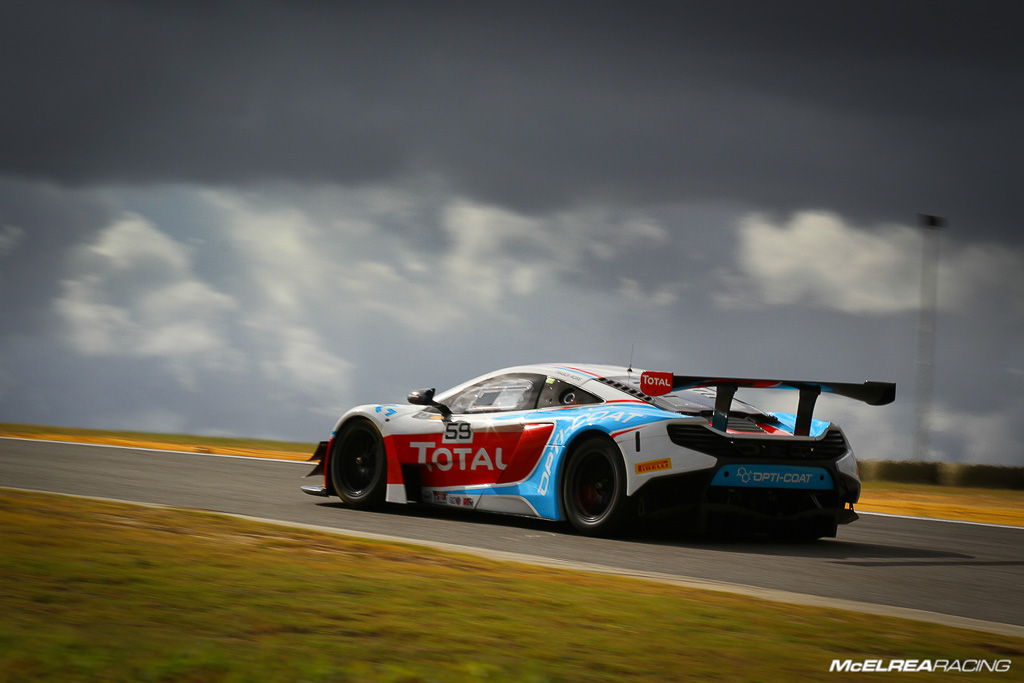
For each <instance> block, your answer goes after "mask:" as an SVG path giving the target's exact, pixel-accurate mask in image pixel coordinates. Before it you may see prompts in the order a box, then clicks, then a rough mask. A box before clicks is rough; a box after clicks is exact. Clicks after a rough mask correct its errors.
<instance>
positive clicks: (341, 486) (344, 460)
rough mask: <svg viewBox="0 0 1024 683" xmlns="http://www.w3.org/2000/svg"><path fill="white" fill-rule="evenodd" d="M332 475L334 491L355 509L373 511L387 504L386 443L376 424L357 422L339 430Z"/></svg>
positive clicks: (331, 469)
mask: <svg viewBox="0 0 1024 683" xmlns="http://www.w3.org/2000/svg"><path fill="white" fill-rule="evenodd" d="M330 472H331V483H332V484H333V485H334V491H335V492H336V493H337V494H338V496H340V497H341V499H342V500H343V501H345V502H346V503H347V504H349V505H351V506H352V507H357V508H370V507H373V506H375V505H379V504H380V503H382V502H383V501H384V492H385V489H386V487H387V463H386V462H385V459H384V442H383V440H382V439H381V436H380V432H378V431H377V428H376V427H374V426H373V424H372V423H370V422H369V421H367V420H362V419H360V420H354V421H352V422H348V423H347V424H345V425H344V426H343V427H342V428H341V429H340V430H339V432H338V436H337V437H336V438H335V442H334V451H333V452H332V453H331V461H330Z"/></svg>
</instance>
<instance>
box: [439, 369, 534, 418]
mask: <svg viewBox="0 0 1024 683" xmlns="http://www.w3.org/2000/svg"><path fill="white" fill-rule="evenodd" d="M543 386H544V375H535V374H533V373H527V372H519V373H512V374H508V375H500V376H498V377H492V378H491V379H485V380H484V381H482V382H478V383H476V384H474V385H473V386H471V387H469V388H468V389H463V390H462V391H461V392H460V393H458V394H456V395H455V396H453V397H451V398H450V399H448V407H449V408H451V409H452V412H453V413H456V414H461V415H465V414H470V413H501V412H510V411H513V410H529V409H531V408H535V407H536V406H537V396H538V395H539V394H540V391H541V387H543Z"/></svg>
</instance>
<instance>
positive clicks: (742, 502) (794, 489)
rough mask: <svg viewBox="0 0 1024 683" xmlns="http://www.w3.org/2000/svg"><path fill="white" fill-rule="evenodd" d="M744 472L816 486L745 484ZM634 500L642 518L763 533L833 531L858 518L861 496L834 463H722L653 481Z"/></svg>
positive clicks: (696, 528) (766, 482)
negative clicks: (800, 528)
mask: <svg viewBox="0 0 1024 683" xmlns="http://www.w3.org/2000/svg"><path fill="white" fill-rule="evenodd" d="M741 467H749V468H754V469H758V468H760V469H761V470H762V471H765V472H770V473H776V472H789V471H792V472H796V473H801V474H802V473H807V474H811V475H812V477H813V480H814V483H812V482H811V481H810V480H809V479H808V481H807V483H808V485H807V486H806V487H805V486H801V485H795V484H794V483H793V482H794V478H790V479H788V480H784V479H782V478H779V479H778V480H777V481H774V482H773V481H772V480H770V479H767V478H766V479H764V480H762V481H758V482H756V483H755V482H752V481H751V480H748V481H747V482H741V481H738V480H737V477H736V474H737V471H738V470H739V468H741ZM727 474H728V475H729V476H726V475H727ZM822 482H827V484H828V488H825V487H824V483H822ZM729 483H735V485H728V484H729ZM634 495H635V497H636V498H637V501H638V506H639V509H640V510H641V513H642V514H646V515H652V516H672V517H681V518H682V519H683V521H684V526H685V527H687V528H689V529H691V530H694V531H709V530H715V529H720V528H723V527H726V528H732V529H742V530H746V531H753V532H757V531H772V530H776V529H777V528H779V527H786V526H787V525H799V524H806V525H812V526H821V527H822V528H828V527H829V526H831V527H834V526H836V525H839V524H849V523H850V522H852V521H854V520H856V519H857V514H856V513H855V512H854V511H853V503H855V502H856V501H857V500H858V499H859V497H860V482H859V481H858V480H857V479H855V478H853V477H850V476H848V475H847V474H844V473H842V472H840V471H839V470H838V468H836V466H835V461H834V460H800V461H798V462H794V461H778V460H776V461H772V462H753V463H752V462H751V461H750V460H746V459H734V458H720V459H719V462H718V464H717V465H716V466H715V467H712V468H709V469H705V470H699V471H696V472H689V473H685V474H679V475H671V476H667V477H661V478H656V479H651V480H650V481H648V482H647V483H646V484H644V486H642V487H641V488H640V489H638V490H637V492H636V493H635V494H634ZM822 535H834V534H828V533H825V534H822Z"/></svg>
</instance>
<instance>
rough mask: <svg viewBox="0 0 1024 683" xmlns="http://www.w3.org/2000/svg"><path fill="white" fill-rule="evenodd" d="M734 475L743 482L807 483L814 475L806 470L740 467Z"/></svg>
mask: <svg viewBox="0 0 1024 683" xmlns="http://www.w3.org/2000/svg"><path fill="white" fill-rule="evenodd" d="M736 477H737V478H738V479H739V480H740V481H742V482H743V483H744V484H749V483H751V482H754V483H760V482H770V483H772V484H780V483H781V484H809V483H811V480H812V479H813V477H814V475H813V474H810V473H806V472H762V471H758V470H752V469H748V468H746V467H740V468H739V469H737V470H736Z"/></svg>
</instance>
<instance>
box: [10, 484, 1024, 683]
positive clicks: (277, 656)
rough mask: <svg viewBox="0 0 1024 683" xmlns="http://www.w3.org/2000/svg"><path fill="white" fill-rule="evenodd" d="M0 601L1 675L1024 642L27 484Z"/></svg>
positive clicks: (735, 662) (826, 657) (381, 671)
mask: <svg viewBox="0 0 1024 683" xmlns="http://www.w3.org/2000/svg"><path fill="white" fill-rule="evenodd" d="M0 613H2V614H3V618H2V619H0V680H47V681H50V680H76V681H80V680H97V679H101V680H111V681H118V680H131V681H136V680H140V681H168V680H174V681H178V680H185V681H243V680H260V681H263V680H281V681H293V680H294V681H347V680H352V681H356V680H358V681H451V680H454V681H478V680H487V681H581V680H585V681H621V680H652V681H657V680H664V681H678V680H684V679H694V680H696V679H700V680H776V679H780V678H790V679H797V678H801V679H810V680H836V678H835V677H836V674H830V673H829V672H828V667H829V664H830V662H831V661H832V659H834V658H839V659H845V658H853V659H863V658H916V659H924V658H933V659H954V658H960V659H965V658H974V659H977V658H982V659H985V658H987V659H993V658H1014V657H1019V656H1020V655H1021V654H1024V640H1022V639H1017V638H1009V637H1003V636H996V635H992V634H986V633H980V632H973V631H966V630H957V629H951V628H946V627H942V626H938V625H934V624H924V623H918V622H911V621H905V620H899V619H891V618H881V617H877V616H868V615H862V614H854V613H848V612H842V611H838V610H823V609H815V608H809V607H800V606H793V605H785V604H780V603H770V602H765V601H759V600H756V599H751V598H748V597H743V596H735V595H728V594H721V593H713V592H703V591H697V590H692V589H684V588H678V587H672V586H665V585H660V584H655V583H648V582H643V581H637V580H630V579H624V578H618V577H608V576H600V575H591V574H581V573H573V572H568V571H559V570H551V569H543V568H536V567H527V566H524V565H516V564H509V563H500V562H495V561H489V560H485V559H480V558H475V557H468V556H461V555H455V554H448V553H443V552H440V551H435V550H431V549H424V548H420V547H415V546H407V545H400V544H393V543H383V542H371V541H364V540H352V539H346V538H343V537H339V536H335V535H331V534H320V533H314V532H309V531H303V530H289V529H282V528H280V527H276V526H269V525H262V524H258V523H254V522H247V521H244V520H238V519H234V518H228V517H222V516H217V515H213V514H207V513H200V512H191V511H178V510H166V509H154V508H145V507H138V506H130V505H123V504H116V503H107V502H101V501H86V500H82V499H74V498H68V497H63V496H55V495H46V494H35V493H25V492H16V491H0ZM1012 675H1013V674H1012V673H1011V674H1010V676H1012ZM982 677H983V676H982ZM990 677H992V678H994V679H998V680H1008V679H1009V676H1007V675H1006V674H991V675H990ZM943 678H945V676H944V675H943V674H932V675H929V676H928V680H930V681H931V680H942V679H943ZM949 678H954V679H955V678H959V676H957V675H950V676H949Z"/></svg>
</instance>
